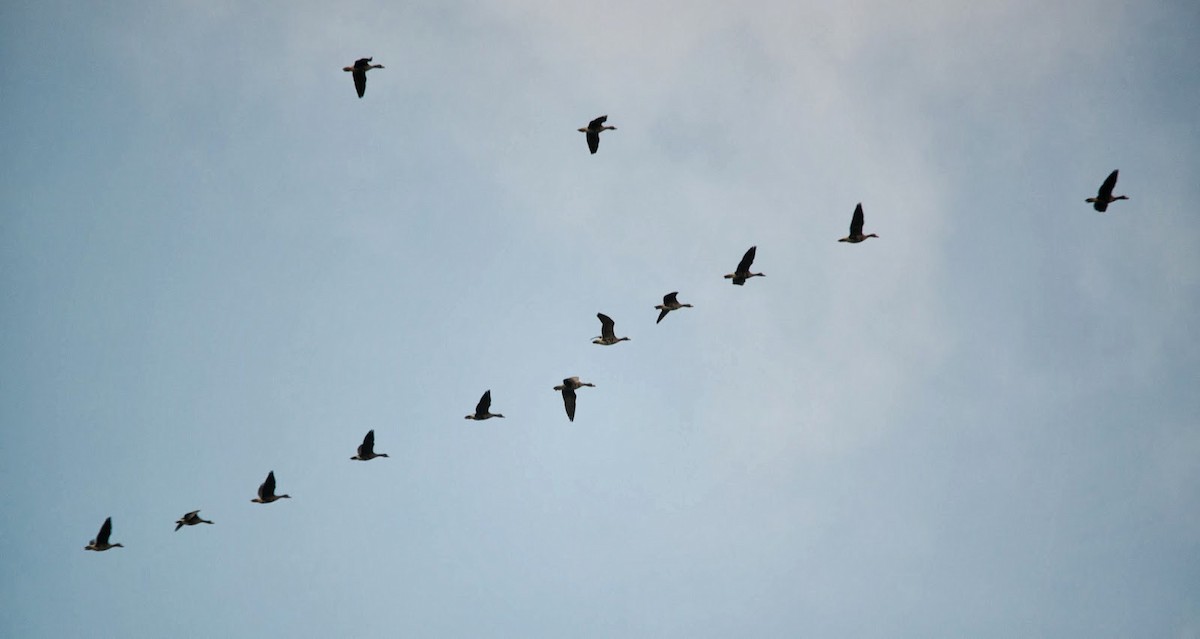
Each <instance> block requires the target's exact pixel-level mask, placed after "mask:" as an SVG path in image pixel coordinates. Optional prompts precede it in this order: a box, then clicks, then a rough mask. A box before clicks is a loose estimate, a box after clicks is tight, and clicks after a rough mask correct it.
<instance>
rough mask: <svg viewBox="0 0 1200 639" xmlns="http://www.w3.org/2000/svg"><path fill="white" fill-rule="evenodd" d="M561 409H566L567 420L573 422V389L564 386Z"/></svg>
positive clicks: (566, 385)
mask: <svg viewBox="0 0 1200 639" xmlns="http://www.w3.org/2000/svg"><path fill="white" fill-rule="evenodd" d="M562 396H563V407H564V408H566V409H567V419H568V420H570V421H575V389H574V388H571V386H570V385H569V384H564V385H563V389H562Z"/></svg>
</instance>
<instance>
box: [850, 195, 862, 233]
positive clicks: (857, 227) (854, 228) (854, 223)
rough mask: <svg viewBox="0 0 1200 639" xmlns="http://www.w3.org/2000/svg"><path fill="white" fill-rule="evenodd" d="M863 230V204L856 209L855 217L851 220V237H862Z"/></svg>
mask: <svg viewBox="0 0 1200 639" xmlns="http://www.w3.org/2000/svg"><path fill="white" fill-rule="evenodd" d="M862 230H863V210H862V202H859V203H858V206H856V207H854V217H852V218H850V237H858V236H859V235H862Z"/></svg>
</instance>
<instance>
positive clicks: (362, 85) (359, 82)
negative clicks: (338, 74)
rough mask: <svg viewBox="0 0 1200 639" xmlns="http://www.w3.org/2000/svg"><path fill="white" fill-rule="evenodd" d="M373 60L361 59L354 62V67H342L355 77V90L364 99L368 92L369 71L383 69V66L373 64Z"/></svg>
mask: <svg viewBox="0 0 1200 639" xmlns="http://www.w3.org/2000/svg"><path fill="white" fill-rule="evenodd" d="M372 59H373V58H359V59H358V60H355V61H354V66H352V67H342V71H349V72H350V73H351V75H353V77H354V90H355V91H358V97H360V98H361V97H363V94H365V93H366V92H367V71H370V70H371V69H382V68H383V65H382V64H371V60H372Z"/></svg>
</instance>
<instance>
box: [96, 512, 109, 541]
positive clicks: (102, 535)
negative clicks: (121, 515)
mask: <svg viewBox="0 0 1200 639" xmlns="http://www.w3.org/2000/svg"><path fill="white" fill-rule="evenodd" d="M110 535H112V517H109V518H108V519H105V520H104V523H103V524H100V532H99V533H97V534H96V545H97V546H104V545H106V544H108V537H109V536H110Z"/></svg>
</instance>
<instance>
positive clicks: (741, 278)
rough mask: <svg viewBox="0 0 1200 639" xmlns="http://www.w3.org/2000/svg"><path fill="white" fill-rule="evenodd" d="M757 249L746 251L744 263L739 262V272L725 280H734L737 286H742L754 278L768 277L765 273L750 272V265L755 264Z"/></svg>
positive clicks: (729, 275)
mask: <svg viewBox="0 0 1200 639" xmlns="http://www.w3.org/2000/svg"><path fill="white" fill-rule="evenodd" d="M757 248H758V247H757V246H751V247H750V250H749V251H746V254H745V255H743V256H742V261H741V262H738V265H737V270H736V271H734V272H732V273H729V274H728V275H726V276H725V279H727V280H733V283H734V284H735V285H737V286H741V285H742V284H745V283H746V280H748V279H750V278H752V277H766V275H765V274H763V273H751V272H750V265H751V264H753V263H754V251H755V250H756V249H757Z"/></svg>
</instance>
